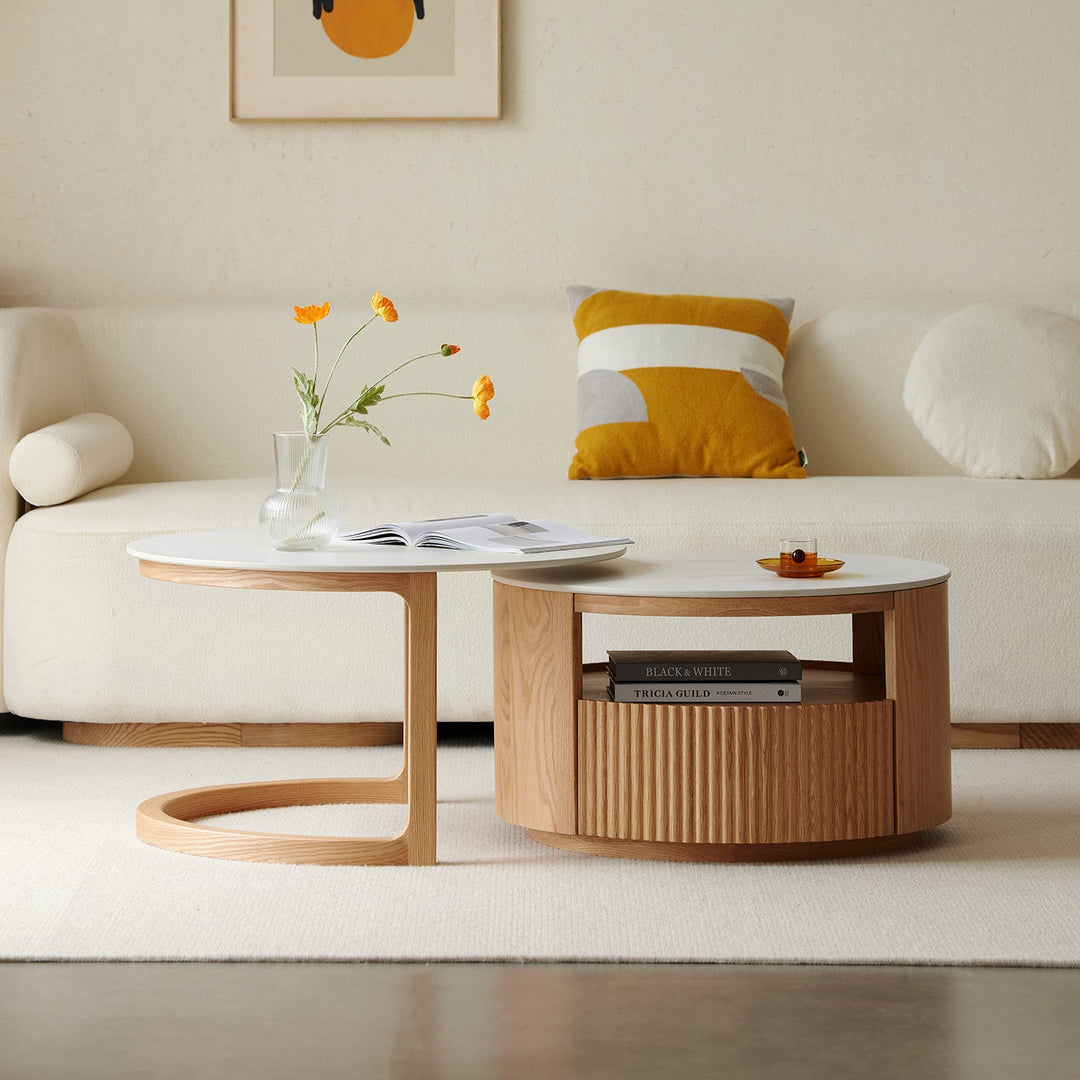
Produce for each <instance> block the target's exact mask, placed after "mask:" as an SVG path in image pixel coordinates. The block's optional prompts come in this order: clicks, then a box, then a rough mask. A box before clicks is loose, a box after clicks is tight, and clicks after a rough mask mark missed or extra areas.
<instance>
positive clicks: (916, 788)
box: [128, 529, 952, 865]
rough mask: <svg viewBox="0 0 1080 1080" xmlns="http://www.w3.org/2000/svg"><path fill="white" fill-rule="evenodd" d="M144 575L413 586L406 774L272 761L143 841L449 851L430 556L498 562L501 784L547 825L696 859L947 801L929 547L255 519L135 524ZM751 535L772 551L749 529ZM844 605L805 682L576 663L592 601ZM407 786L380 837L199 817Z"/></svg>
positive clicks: (503, 792)
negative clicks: (803, 557) (305, 543)
mask: <svg viewBox="0 0 1080 1080" xmlns="http://www.w3.org/2000/svg"><path fill="white" fill-rule="evenodd" d="M128 552H129V554H131V555H132V556H134V557H135V558H136V559H138V560H139V569H140V571H141V572H142V573H143V574H144V575H145V576H147V577H150V578H155V579H158V580H161V581H170V582H178V583H182V584H189V585H203V586H216V587H225V588H240V589H278V590H289V591H342V592H392V593H396V594H397V595H399V596H400V597H401V598H402V600H403V602H404V604H405V702H404V716H403V720H404V723H403V736H402V742H403V760H402V766H401V770H400V771H399V772H398V773H397V775H396V776H393V777H342V778H323V779H318V778H315V779H306V780H281V781H263V782H257V783H250V784H227V785H217V786H213V787H202V788H191V789H188V790H185V791H176V792H170V793H168V794H164V795H159V796H155V797H153V798H151V799H147V800H146V801H145V802H143V803H142V804H141V805H140V806H139V807H138V810H137V813H136V831H137V835H138V836H139V837H140V838H141V839H142V840H144V841H146V842H147V843H149V844H153V845H156V846H158V847H164V848H169V849H171V850H174V851H180V852H184V853H188V854H193V855H204V856H211V857H216V858H223V859H239V860H246V861H254V862H286V863H318V864H323V865H344V864H363V865H432V864H434V863H435V862H436V850H435V848H436V844H435V825H436V713H437V710H436V670H437V657H436V626H437V600H436V576H437V575H438V574H439V573H449V572H459V573H460V572H465V571H473V572H477V571H482V572H490V573H491V574H492V577H493V579H494V583H493V603H494V643H493V647H494V682H495V685H494V687H493V700H494V720H495V725H494V728H495V808H496V811H497V813H498V814H499V816H500V817H502V818H504V819H505V820H507V821H509V822H511V823H513V824H516V825H520V826H523V827H525V828H526V829H528V831H529V834H530V836H532V837H533V839H535V840H537V841H539V842H541V843H545V844H549V845H553V846H555V847H561V848H567V849H570V850H574V851H579V852H585V853H590V854H604V855H620V856H628V857H634V858H653V859H668V860H684V861H717V862H719V861H743V860H771V859H775V860H782V859H797V858H832V857H837V856H842V855H857V854H865V853H868V852H875V851H883V850H888V849H890V848H895V847H900V846H902V845H905V844H908V843H911V842H912V841H913V840H915V839H917V838H918V836H919V835H920V834H921V833H922V831H923V830H925V829H928V828H932V827H933V826H936V825H940V824H941V823H943V822H944V821H947V820H948V819H949V817H950V815H951V812H952V810H951V775H950V728H949V646H948V611H947V587H948V586H947V581H948V577H949V571H948V569H947V568H946V567H944V566H941V565H938V564H936V563H928V562H920V561H916V560H912V559H899V558H890V557H884V556H869V555H843V556H840V557H841V558H843V560H844V563H845V565H844V566H843V568H842V570H839V571H837V572H836V573H833V574H830V575H828V576H823V577H816V578H785V577H779V576H775V575H773V574H770V573H768V572H766V571H764V570H762V569H761V568H760V567H759V566H757V565H756V561H755V560H756V558H757V555H755V554H754V553H750V552H716V553H710V552H640V551H637V550H633V551H631V552H630V553H627V552H626V549H625V548H624V547H621V546H612V547H604V548H588V549H575V550H569V551H563V552H557V553H548V554H535V555H505V554H499V555H486V554H482V553H478V552H464V551H449V550H441V549H436V548H407V547H397V546H392V547H390V546H388V547H384V546H381V545H366V544H356V543H351V544H350V543H349V542H347V541H343V542H337V543H335V544H332V545H330V546H329V547H327V548H323V549H321V550H319V551H311V552H280V551H275V550H274V549H273V548H272V547H270V546H269V544H268V543H267V542H266V541H265V540H264V538H263V536H262V534H261V533H260V532H259V530H255V529H253V530H239V531H231V532H209V533H187V534H176V535H170V536H157V537H151V538H148V539H144V540H140V541H137V542H135V543H133V544H131V545H130V546H129V547H128ZM758 554H760V553H758ZM592 614H607V615H626V616H639V617H649V616H679V617H687V618H700V617H723V618H739V617H747V616H757V617H761V616H765V617H777V618H788V617H798V616H804V615H847V616H850V618H851V644H852V649H851V655H852V659H851V661H850V662H815V661H804V662H803V685H802V700H801V701H799V702H797V703H795V702H792V703H785V704H772V703H767V704H756V703H754V704H751V703H746V704H723V705H697V704H672V705H668V704H650V703H636V702H634V703H630V702H615V701H610V700H608V699H607V694H606V682H605V681H604V680H603V677H602V672H600V671H599V670H597V668H598V666H594V665H590V666H588V667H586V666H584V665H583V664H582V652H581V640H582V617H583V616H587V615H592ZM328 803H404V804H406V805H407V807H408V818H407V823H406V825H405V827H404V829H403V830H402V831H401V832H400V833H399V834H398V835H396V836H389V837H348V836H299V835H284V834H272V833H260V832H248V831H242V830H239V829H226V828H220V827H216V826H210V825H205V824H202V823H201V822H200V821H199V820H198V819H201V818H206V817H210V816H212V815H216V814H224V813H231V812H236V811H242V810H255V809H266V808H270V807H281V806H297V805H304V806H307V805H318V804H328Z"/></svg>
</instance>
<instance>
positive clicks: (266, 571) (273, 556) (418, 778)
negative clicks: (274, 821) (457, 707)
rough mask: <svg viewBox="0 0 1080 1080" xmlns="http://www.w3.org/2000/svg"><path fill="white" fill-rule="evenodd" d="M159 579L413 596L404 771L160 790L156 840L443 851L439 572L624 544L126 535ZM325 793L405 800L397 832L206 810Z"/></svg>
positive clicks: (255, 853)
mask: <svg viewBox="0 0 1080 1080" xmlns="http://www.w3.org/2000/svg"><path fill="white" fill-rule="evenodd" d="M127 550H128V554H130V555H133V556H134V557H135V558H137V559H138V560H139V569H140V571H141V572H142V573H143V574H144V575H145V576H146V577H149V578H156V579H157V580H159V581H171V582H177V583H180V584H186V585H210V586H216V587H219V588H228V589H277V590H286V591H297V590H302V591H314V592H392V593H397V594H398V595H399V596H400V597H401V598H402V600H403V601H404V602H405V711H404V724H403V735H402V741H403V744H404V760H403V762H402V766H401V770H400V772H398V774H397V775H396V776H391V777H355V776H348V777H339V778H327V779H311V780H306V779H305V780H271V781H262V782H257V783H250V784H219V785H215V786H213V787H199V788H189V789H186V790H184V791H173V792H169V793H167V794H165V795H157V796H154V797H153V798H150V799H147V800H146V801H145V802H143V803H141V804H140V805H139V807H138V809H137V811H136V834H137V835H138V836H139V838H140V839H141V840H144V841H146V843H148V844H154V845H156V846H157V847H163V848H170V849H172V850H174V851H180V852H184V853H187V854H191V855H206V856H210V857H213V858H219V859H240V860H245V861H248V862H283V863H320V864H326V865H330V864H408V865H414V866H415V865H422V866H426V865H430V864H431V863H434V862H435V722H436V715H435V713H436V700H435V680H436V647H437V635H436V577H435V576H436V574H439V573H446V572H450V571H456V572H459V573H460V572H463V571H469V570H472V571H476V570H491V569H496V568H497V569H500V570H505V569H506V568H507V567H510V566H521V565H523V564H525V563H527V564H528V565H529V566H530V567H531V568H536V567H539V566H557V565H562V566H566V565H568V564H570V563H575V564H579V563H585V562H596V561H599V560H604V559H612V558H615V557H616V556H618V555H621V554H622V553H623V552H624V551H625V550H626V549H625V547H624V546H622V545H618V546H611V547H596V548H583V549H576V550H575V549H571V550H568V551H559V552H548V553H543V554H536V555H515V554H501V553H500V554H488V553H485V552H476V551H451V550H447V549H444V548H408V547H398V546H383V545H379V544H358V543H350V542H348V541H337V542H335V543H333V544H331V545H330V546H329V547H325V548H322V549H321V550H319V551H275V550H274V548H273V547H271V546H270V545H269V544H268V543H267V542H266V541H265V540H264V539H263V537H262V534H261V532H260V531H259V530H258V529H241V530H233V531H224V532H200V533H179V534H172V535H167V536H152V537H147V538H146V539H143V540H138V541H136V542H134V543H132V544H129V545H128V549H127ZM326 803H405V804H407V806H408V820H407V822H406V825H405V828H404V829H403V830H402V831H401V832H400V833H399V834H398V835H396V836H386V837H363V836H360V837H357V836H297V835H283V834H273V833H260V832H250V831H245V830H241V829H226V828H221V827H216V826H210V825H205V824H202V823H201V822H199V821H197V820H195V819H197V818H202V817H209V816H212V815H215V814H227V813H233V812H236V811H241V810H261V809H268V808H270V807H280V806H316V805H321V804H326Z"/></svg>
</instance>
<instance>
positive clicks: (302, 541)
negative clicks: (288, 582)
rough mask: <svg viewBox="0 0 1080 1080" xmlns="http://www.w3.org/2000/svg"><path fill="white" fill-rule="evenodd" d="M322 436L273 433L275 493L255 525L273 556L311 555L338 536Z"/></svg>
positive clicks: (264, 505) (327, 443) (263, 506)
mask: <svg viewBox="0 0 1080 1080" xmlns="http://www.w3.org/2000/svg"><path fill="white" fill-rule="evenodd" d="M329 442H330V439H329V436H327V435H319V436H316V437H315V438H311V437H309V436H308V435H307V434H306V432H303V431H278V432H275V433H274V461H275V464H276V467H277V489H276V490H275V491H273V492H272V493H271V494H270V495H268V496H267V497H266V499H265V500H264V501H263V504H262V512H261V513H260V515H259V521H260V522H261V523H262V527H263V532H264V533H265V534H266V537H267V539H268V540H269V541H270V543H271V544H273V545H274V547H275V548H277V550H278V551H313V550H315V549H316V548H321V547H325V546H326V545H327V544H329V543H330V541H331V540H333V539H334V537H335V536H336V535H337V531H338V525H339V518H338V509H337V505H336V504H335V503H334V500H333V499H332V498H330V496H329V495H327V493H326V451H327V447H328V445H329Z"/></svg>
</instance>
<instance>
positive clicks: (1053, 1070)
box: [0, 963, 1080, 1080]
mask: <svg viewBox="0 0 1080 1080" xmlns="http://www.w3.org/2000/svg"><path fill="white" fill-rule="evenodd" d="M714 1076H715V1077H724V1078H725V1080H739V1078H742V1077H754V1078H755V1080H757V1078H765V1080H768V1078H778V1080H779V1078H783V1080H789V1078H800V1080H801V1078H817V1077H823V1078H824V1077H828V1078H830V1080H847V1078H849V1077H851V1078H856V1077H857V1078H860V1080H871V1078H872V1080H891V1078H894V1077H895V1078H897V1080H899V1078H903V1080H911V1078H915V1077H920V1078H921V1077H926V1078H929V1080H951V1078H971V1080H975V1078H978V1080H997V1078H1006V1077H1007V1078H1024V1080H1027V1078H1038V1080H1057V1078H1062V1080H1065V1078H1069V1080H1076V1078H1078V1077H1080V971H1078V970H1075V969H1030V968H1004V969H1003V968H927V967H888V968H874V967H839V966H837V967H813V966H727V965H638V964H531V965H525V964H521V965H517V964H513V965H508V964H317V963H302V964H300V963H297V964H280V963H262V964H259V963H242V964H241V963H238V964H194V963H193V964H178V963H173V964H157V963H153V964H0V1080H45V1078H48V1080H53V1078H64V1080H97V1078H102V1080H106V1078H107V1080H126V1078H128V1077H139V1078H155V1080H156V1078H162V1080H167V1078H172V1077H185V1078H202V1077H215V1078H216V1077H222V1078H228V1080H246V1078H248V1077H252V1078H254V1077H258V1078H260V1080H278V1078H286V1077H288V1078H290V1080H293V1078H296V1077H310V1078H312V1080H335V1078H337V1077H350V1078H358V1077H363V1078H365V1080H376V1078H382V1077H388V1078H402V1080H405V1078H408V1080H434V1078H439V1080H442V1078H458V1077H460V1078H463V1080H465V1078H467V1080H488V1078H495V1077H498V1078H502V1077H510V1078H513V1080H532V1078H534V1077H535V1078H544V1080H558V1078H561V1077H575V1078H576V1077H589V1078H594V1077H595V1078H604V1080H607V1078H611V1080H636V1078H653V1077H657V1078H659V1077H663V1078H669V1077H673V1078H694V1077H714Z"/></svg>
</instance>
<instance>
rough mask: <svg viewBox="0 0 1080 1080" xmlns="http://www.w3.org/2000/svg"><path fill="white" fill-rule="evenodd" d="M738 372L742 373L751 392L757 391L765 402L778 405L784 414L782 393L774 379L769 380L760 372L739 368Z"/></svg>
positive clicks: (784, 406)
mask: <svg viewBox="0 0 1080 1080" xmlns="http://www.w3.org/2000/svg"><path fill="white" fill-rule="evenodd" d="M739 370H740V371H741V372H742V374H743V378H744V379H745V380H746V381H747V382H748V383H749V384H750V388H751V389H752V390H755V391H757V393H759V394H760V395H761V396H762V397H763V398H764V399H765V400H766V401H771V402H772V403H773V404H774V405H779V406H780V408H781V409H783V410H784V412H787V411H788V407H787V399H786V398H785V397H784V391H783V390H781V389H780V387H779V385H777V382H776V380H775V379H770V378H769V376H768V375H762V373H761V372H760V371H752V370H751V369H750V368H740V369H739Z"/></svg>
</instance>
